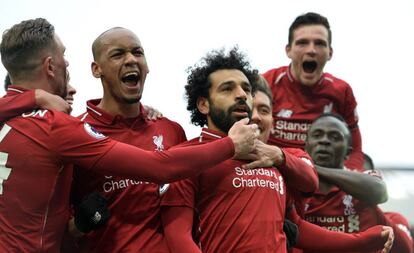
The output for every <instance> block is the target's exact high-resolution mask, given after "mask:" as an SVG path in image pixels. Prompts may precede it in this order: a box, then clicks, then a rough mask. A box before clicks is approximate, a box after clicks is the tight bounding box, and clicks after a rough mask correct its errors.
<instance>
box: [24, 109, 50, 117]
mask: <svg viewBox="0 0 414 253" xmlns="http://www.w3.org/2000/svg"><path fill="white" fill-rule="evenodd" d="M46 112H47V110H40V109H39V110H34V111H32V112H29V113H23V114H22V117H24V118H27V117H36V116H39V117H41V118H43V117H44V116H45V115H46Z"/></svg>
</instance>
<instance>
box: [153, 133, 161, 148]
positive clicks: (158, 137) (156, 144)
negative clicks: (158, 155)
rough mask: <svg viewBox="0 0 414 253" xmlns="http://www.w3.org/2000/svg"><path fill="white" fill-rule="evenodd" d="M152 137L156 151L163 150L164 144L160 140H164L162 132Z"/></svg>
mask: <svg viewBox="0 0 414 253" xmlns="http://www.w3.org/2000/svg"><path fill="white" fill-rule="evenodd" d="M152 139H153V141H154V144H155V146H156V148H155V150H158V151H163V150H164V145H163V144H162V141H163V140H164V137H163V136H162V134H160V135H158V136H156V135H154V136H152Z"/></svg>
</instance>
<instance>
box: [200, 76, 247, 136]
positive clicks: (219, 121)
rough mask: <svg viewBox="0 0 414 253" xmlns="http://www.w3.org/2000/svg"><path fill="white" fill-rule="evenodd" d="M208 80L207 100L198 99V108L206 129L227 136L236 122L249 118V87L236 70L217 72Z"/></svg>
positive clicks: (244, 77) (244, 78)
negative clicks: (204, 120) (202, 115)
mask: <svg viewBox="0 0 414 253" xmlns="http://www.w3.org/2000/svg"><path fill="white" fill-rule="evenodd" d="M209 79H210V82H211V87H210V90H209V98H208V99H207V98H203V97H201V98H199V100H198V108H199V111H200V112H201V113H203V114H206V115H207V121H208V128H210V129H213V130H217V131H221V132H223V133H225V134H227V132H228V131H229V129H230V128H231V126H232V125H233V124H234V123H235V122H236V121H238V120H240V119H243V118H251V108H252V93H251V85H250V82H249V80H248V79H247V77H246V76H245V75H244V74H243V72H241V71H240V70H237V69H221V70H217V71H215V72H213V73H211V74H210V76H209Z"/></svg>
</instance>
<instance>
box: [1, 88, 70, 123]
mask: <svg viewBox="0 0 414 253" xmlns="http://www.w3.org/2000/svg"><path fill="white" fill-rule="evenodd" d="M36 108H43V109H53V110H57V111H62V112H65V113H70V111H71V107H70V105H69V104H68V103H67V102H66V101H65V100H64V99H63V98H61V97H59V96H56V95H53V94H50V93H48V92H46V91H44V90H40V89H35V90H28V91H25V92H23V93H19V94H16V95H12V96H5V97H3V98H0V122H5V121H7V120H8V119H11V118H14V117H16V116H19V115H21V114H22V113H25V112H28V111H31V110H34V109H36Z"/></svg>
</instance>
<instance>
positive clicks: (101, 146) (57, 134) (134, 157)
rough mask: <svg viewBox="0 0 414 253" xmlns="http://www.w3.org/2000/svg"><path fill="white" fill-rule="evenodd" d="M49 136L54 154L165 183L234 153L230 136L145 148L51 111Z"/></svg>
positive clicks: (86, 164) (69, 160)
mask: <svg viewBox="0 0 414 253" xmlns="http://www.w3.org/2000/svg"><path fill="white" fill-rule="evenodd" d="M53 114H54V117H55V118H54V119H53V121H54V122H53V124H52V130H51V135H52V138H51V140H50V142H51V143H49V145H50V146H51V150H53V151H54V152H55V154H56V156H57V157H59V158H60V159H62V160H64V161H66V162H68V163H74V164H76V165H78V166H80V167H82V168H85V169H88V168H94V169H96V170H99V171H103V172H108V173H111V174H114V175H117V176H125V177H128V178H134V179H137V180H141V181H149V182H154V183H168V182H172V181H177V180H180V179H184V178H187V177H189V176H192V175H195V174H197V173H199V172H201V171H202V170H204V169H207V168H209V167H213V166H215V165H217V164H219V163H220V162H222V161H224V160H227V159H230V158H232V157H233V155H234V145H233V141H232V140H231V138H230V137H225V138H222V139H219V140H216V141H214V142H211V143H206V144H203V145H197V146H189V147H184V146H180V147H173V148H171V149H169V150H167V151H146V150H143V149H140V148H137V147H134V146H131V145H128V144H124V143H120V142H116V141H113V140H110V139H108V138H106V137H105V136H104V135H102V134H101V133H99V132H97V131H96V130H95V129H94V128H93V127H91V126H90V125H89V124H87V123H84V122H81V121H79V120H77V119H75V118H72V117H70V116H68V115H66V114H64V113H61V112H53Z"/></svg>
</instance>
